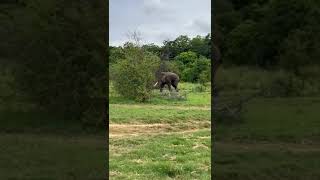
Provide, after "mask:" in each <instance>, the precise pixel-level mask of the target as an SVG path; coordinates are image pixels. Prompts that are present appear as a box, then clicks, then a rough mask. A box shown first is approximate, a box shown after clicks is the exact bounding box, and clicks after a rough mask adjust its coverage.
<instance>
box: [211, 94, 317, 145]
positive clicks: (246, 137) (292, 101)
mask: <svg viewBox="0 0 320 180" xmlns="http://www.w3.org/2000/svg"><path fill="white" fill-rule="evenodd" d="M319 109H320V98H272V99H267V98H262V99H257V100H254V101H252V102H250V103H249V104H248V105H247V106H246V112H245V113H244V122H243V123H240V124H236V125H233V126H228V125H223V124H221V125H217V133H216V134H217V140H232V141H280V142H297V143H300V142H302V141H305V140H307V141H308V140H309V141H311V140H312V141H317V142H319V139H320V128H319V127H320V121H319V118H318V117H319Z"/></svg>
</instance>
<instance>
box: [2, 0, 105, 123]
mask: <svg viewBox="0 0 320 180" xmlns="http://www.w3.org/2000/svg"><path fill="white" fill-rule="evenodd" d="M15 8H16V9H15V10H14V11H10V12H9V11H8V14H9V15H10V16H9V17H12V18H10V19H11V20H12V24H13V25H14V26H13V27H11V28H12V29H8V32H10V36H7V37H8V38H9V39H10V42H14V43H12V44H10V46H8V47H9V49H10V48H11V49H15V50H14V51H12V53H10V54H8V59H10V61H11V62H14V63H15V64H18V65H19V66H18V67H17V68H16V72H15V74H14V75H15V83H16V85H17V89H19V91H20V92H23V93H24V94H25V95H26V96H27V97H28V100H29V101H31V102H32V103H35V104H37V106H38V107H41V110H45V111H47V112H49V114H63V116H64V117H65V118H66V119H67V120H71V119H74V120H77V121H79V120H80V119H83V117H84V114H85V113H86V114H87V113H88V108H90V107H91V106H92V102H91V99H92V98H93V99H95V98H103V97H105V96H106V95H105V92H106V91H105V89H106V86H104V85H103V84H106V70H107V69H106V67H107V66H106V59H105V57H106V43H105V39H104V37H105V36H106V34H105V32H106V23H107V22H106V17H105V16H106V15H103V14H105V13H104V12H105V11H106V9H105V8H106V5H105V2H102V1H101V2H100V1H99V2H98V1H75V0H68V1H66V0H48V1H41V0H29V1H18V4H17V6H16V7H15ZM35 22H36V23H35ZM13 45H14V46H13ZM16 49H18V50H16ZM10 52H11V51H10ZM13 52H15V53H13ZM17 52H19V53H17ZM101 114H102V113H101ZM91 120H92V121H96V120H97V121H99V122H101V120H102V117H100V118H98V119H91Z"/></svg>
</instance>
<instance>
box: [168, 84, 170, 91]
mask: <svg viewBox="0 0 320 180" xmlns="http://www.w3.org/2000/svg"><path fill="white" fill-rule="evenodd" d="M168 89H169V91H170V92H171V83H168Z"/></svg>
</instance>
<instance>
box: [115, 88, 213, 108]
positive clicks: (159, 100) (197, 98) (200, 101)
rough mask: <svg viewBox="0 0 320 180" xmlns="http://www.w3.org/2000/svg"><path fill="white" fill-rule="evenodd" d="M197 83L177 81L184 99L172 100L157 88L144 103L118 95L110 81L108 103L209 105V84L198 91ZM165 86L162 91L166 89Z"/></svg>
mask: <svg viewBox="0 0 320 180" xmlns="http://www.w3.org/2000/svg"><path fill="white" fill-rule="evenodd" d="M197 86H199V84H192V83H179V89H180V94H182V95H185V96H186V100H174V99H166V98H164V97H163V96H162V95H161V93H160V92H159V89H155V90H153V92H152V94H153V95H152V98H151V99H150V100H149V101H148V102H146V103H137V102H135V101H134V100H129V99H126V98H123V97H121V96H119V95H118V94H117V93H116V92H115V91H114V89H113V86H112V83H110V85H109V104H153V105H179V106H210V105H211V90H210V87H211V85H210V84H208V85H207V88H206V90H205V91H204V92H198V91H197ZM166 88H167V87H165V89H164V91H168V90H167V89H166ZM173 91H174V90H173Z"/></svg>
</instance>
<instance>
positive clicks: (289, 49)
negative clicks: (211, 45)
mask: <svg viewBox="0 0 320 180" xmlns="http://www.w3.org/2000/svg"><path fill="white" fill-rule="evenodd" d="M216 5H217V6H218V7H217V9H218V8H219V7H220V8H222V9H223V10H221V9H220V10H217V12H216V16H215V19H214V21H215V23H216V25H215V26H216V30H215V31H216V33H217V34H215V36H218V37H216V38H218V46H219V47H220V49H221V50H222V52H223V53H222V55H223V59H225V61H224V62H228V64H236V65H254V66H259V67H263V68H274V67H277V66H279V65H280V66H281V68H285V69H287V70H290V71H295V73H296V72H297V71H298V70H297V69H298V68H300V67H301V66H305V65H308V64H310V63H314V64H317V63H318V61H317V60H316V59H318V57H319V56H320V53H319V47H320V44H319V43H318V42H319V38H318V37H319V29H320V26H319V23H318V21H317V20H316V18H315V17H318V16H319V15H320V10H319V9H320V5H319V3H318V2H317V1H315V0H308V1H300V0H289V1H278V0H269V1H260V0H250V1H244V2H242V1H238V0H232V1H226V2H222V1H221V0H218V1H217V2H216ZM316 57H317V58H316Z"/></svg>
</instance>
